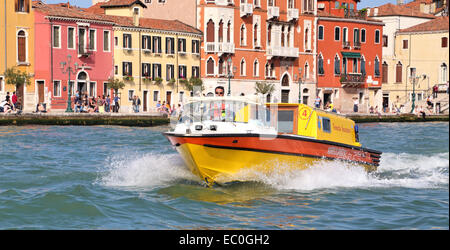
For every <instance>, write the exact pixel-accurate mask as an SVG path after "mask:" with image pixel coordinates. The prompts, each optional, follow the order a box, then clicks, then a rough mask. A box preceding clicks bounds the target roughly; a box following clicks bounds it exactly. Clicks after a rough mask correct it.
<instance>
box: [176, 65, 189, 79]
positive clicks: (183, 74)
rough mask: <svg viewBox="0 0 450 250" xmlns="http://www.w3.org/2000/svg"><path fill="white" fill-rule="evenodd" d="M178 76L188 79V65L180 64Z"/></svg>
mask: <svg viewBox="0 0 450 250" xmlns="http://www.w3.org/2000/svg"><path fill="white" fill-rule="evenodd" d="M178 78H179V79H187V78H188V77H187V67H186V66H185V65H180V66H178Z"/></svg>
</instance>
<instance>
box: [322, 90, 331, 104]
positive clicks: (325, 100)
mask: <svg viewBox="0 0 450 250" xmlns="http://www.w3.org/2000/svg"><path fill="white" fill-rule="evenodd" d="M328 103H331V93H323V105H324V107H325V105H327V104H328Z"/></svg>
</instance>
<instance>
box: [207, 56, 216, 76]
mask: <svg viewBox="0 0 450 250" xmlns="http://www.w3.org/2000/svg"><path fill="white" fill-rule="evenodd" d="M206 74H207V75H214V59H212V58H211V57H210V58H209V59H208V61H207V62H206Z"/></svg>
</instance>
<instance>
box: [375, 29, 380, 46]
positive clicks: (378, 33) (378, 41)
mask: <svg viewBox="0 0 450 250" xmlns="http://www.w3.org/2000/svg"><path fill="white" fill-rule="evenodd" d="M375 43H380V30H375Z"/></svg>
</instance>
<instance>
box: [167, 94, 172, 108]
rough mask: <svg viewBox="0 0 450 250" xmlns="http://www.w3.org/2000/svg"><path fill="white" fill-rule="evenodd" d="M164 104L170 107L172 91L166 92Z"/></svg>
mask: <svg viewBox="0 0 450 250" xmlns="http://www.w3.org/2000/svg"><path fill="white" fill-rule="evenodd" d="M166 103H167V104H169V106H171V104H172V91H167V92H166Z"/></svg>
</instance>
